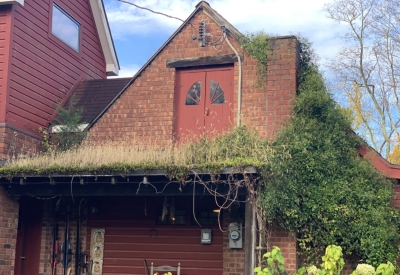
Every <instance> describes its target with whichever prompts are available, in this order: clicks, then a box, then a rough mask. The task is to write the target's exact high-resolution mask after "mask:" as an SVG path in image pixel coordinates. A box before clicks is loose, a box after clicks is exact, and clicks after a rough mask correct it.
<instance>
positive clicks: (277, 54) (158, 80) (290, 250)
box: [89, 11, 298, 275]
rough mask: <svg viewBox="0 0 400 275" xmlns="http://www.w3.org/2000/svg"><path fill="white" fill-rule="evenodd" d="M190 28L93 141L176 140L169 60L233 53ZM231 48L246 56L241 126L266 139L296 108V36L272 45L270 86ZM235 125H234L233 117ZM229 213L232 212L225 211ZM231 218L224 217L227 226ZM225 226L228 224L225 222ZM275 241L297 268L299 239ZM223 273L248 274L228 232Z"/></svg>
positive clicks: (100, 125) (212, 27)
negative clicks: (202, 38)
mask: <svg viewBox="0 0 400 275" xmlns="http://www.w3.org/2000/svg"><path fill="white" fill-rule="evenodd" d="M201 20H205V21H206V26H207V27H206V28H207V32H211V33H212V35H213V36H214V37H220V36H221V35H222V33H221V31H220V28H219V27H218V25H217V24H216V23H215V22H214V21H213V19H211V18H210V17H209V16H208V15H207V14H205V13H204V12H202V11H200V12H199V13H198V14H197V15H196V16H195V17H194V19H193V20H192V24H193V25H194V26H197V25H198V24H199V23H200V21H201ZM192 34H193V32H192V29H191V27H190V26H188V27H186V28H184V29H183V30H182V31H181V32H180V33H179V34H177V36H176V37H175V38H174V39H172V41H171V42H170V43H169V44H168V45H166V47H165V48H164V50H163V51H162V52H160V53H159V54H158V56H157V57H156V58H155V59H154V60H153V61H152V62H151V63H150V64H149V65H148V66H147V68H146V69H145V70H144V71H143V72H142V73H141V74H140V75H139V76H138V77H137V78H136V80H135V81H134V82H133V84H132V85H131V86H130V87H129V88H128V89H127V90H126V91H125V92H124V94H122V95H121V97H120V98H119V99H118V100H117V101H116V102H115V103H114V104H113V105H112V106H111V107H110V108H109V109H108V111H107V112H106V113H105V114H104V115H103V116H102V117H101V118H100V119H99V120H98V121H97V123H96V124H95V125H94V126H93V128H92V129H91V130H90V136H89V141H95V142H102V141H115V142H118V143H121V142H126V143H129V142H135V143H140V144H144V145H152V146H156V147H161V148H162V147H166V146H171V145H172V144H173V134H174V116H175V108H174V104H175V102H174V93H175V76H176V70H175V68H167V67H166V61H167V59H171V58H194V57H204V56H216V55H224V54H232V53H233V52H232V50H231V49H230V48H229V46H228V45H227V44H226V43H223V44H222V45H221V47H220V49H219V50H218V51H216V50H214V49H213V48H212V47H210V46H207V47H199V42H198V41H194V40H192ZM229 39H230V41H231V43H232V44H233V46H234V47H235V48H236V49H237V50H238V51H239V53H240V54H242V55H243V56H244V59H243V62H242V105H241V106H242V112H241V121H242V123H243V124H245V125H247V126H249V127H251V128H255V129H257V131H258V132H259V134H260V136H261V137H263V138H271V137H273V136H274V135H275V134H276V133H277V131H278V130H279V129H280V127H281V125H282V124H283V123H284V122H285V121H287V119H288V118H289V116H290V114H291V112H292V103H293V100H294V97H295V96H296V88H297V79H296V78H297V69H298V57H297V53H298V43H297V39H296V38H295V37H294V36H288V37H280V38H273V39H270V40H269V43H270V49H271V53H270V57H269V62H268V72H267V74H268V79H267V83H266V85H264V86H262V87H259V86H257V81H258V76H257V61H256V60H255V59H254V58H253V57H252V56H249V55H248V54H246V53H245V52H244V51H243V49H242V48H241V47H240V45H239V43H238V42H237V41H235V40H234V39H233V38H232V37H229ZM238 76H239V68H238V64H237V62H235V64H234V108H233V109H234V114H236V113H237V106H238V95H237V85H238ZM233 125H236V117H235V121H233ZM225 216H228V215H225ZM226 223H228V220H225V221H224V224H225V225H226ZM225 227H226V226H225ZM272 242H273V245H277V246H279V247H280V248H281V249H282V252H283V254H284V257H285V259H286V268H287V269H288V270H289V271H290V272H294V271H295V269H296V238H295V237H294V236H293V235H291V234H290V233H289V232H283V231H276V232H275V233H274V235H273V240H272ZM223 253H224V254H223V257H224V275H237V274H243V273H244V249H238V250H232V249H229V248H228V233H225V235H224V248H223Z"/></svg>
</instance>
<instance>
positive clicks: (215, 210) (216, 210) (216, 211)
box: [213, 208, 221, 213]
mask: <svg viewBox="0 0 400 275" xmlns="http://www.w3.org/2000/svg"><path fill="white" fill-rule="evenodd" d="M213 212H214V213H219V212H221V209H219V208H217V209H214V210H213Z"/></svg>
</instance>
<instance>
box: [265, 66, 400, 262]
mask: <svg viewBox="0 0 400 275" xmlns="http://www.w3.org/2000/svg"><path fill="white" fill-rule="evenodd" d="M302 69H303V70H305V71H303V72H301V73H300V74H301V77H302V79H301V82H300V84H299V95H298V96H297V98H296V100H295V105H294V110H293V115H292V118H291V122H290V123H289V124H288V125H286V126H285V127H284V128H283V130H282V132H281V133H280V134H278V136H277V138H276V139H275V140H274V141H273V148H274V149H275V154H274V155H272V156H271V157H272V159H271V162H270V163H271V167H270V168H269V169H270V171H271V172H272V173H270V174H269V175H267V177H265V178H264V180H263V181H262V187H261V188H262V192H261V195H260V196H261V199H260V200H259V203H260V204H261V205H262V207H263V209H264V213H265V219H266V220H267V221H269V222H270V223H275V224H278V225H279V226H281V227H283V228H285V229H287V230H290V231H293V232H296V233H297V240H298V243H299V247H300V249H301V250H302V251H303V252H304V253H305V254H306V255H307V256H308V258H309V259H314V258H315V256H316V255H318V254H320V253H321V251H322V250H323V249H324V248H325V246H327V245H329V244H337V245H340V246H341V247H343V249H344V251H346V253H348V254H351V255H353V256H355V257H358V258H359V259H362V260H364V261H365V262H366V263H369V264H372V265H375V266H377V265H378V264H379V263H381V262H385V261H387V260H390V261H392V262H395V260H396V258H397V255H398V252H399V247H398V245H397V243H398V241H399V240H400V236H399V230H398V228H399V214H398V212H397V211H396V210H394V209H393V208H392V207H391V202H392V200H393V195H394V191H393V188H392V183H391V182H390V181H389V180H387V179H386V178H384V177H383V175H381V174H380V173H379V172H378V171H377V170H375V168H374V167H373V166H372V164H371V163H370V162H369V161H367V160H363V159H362V158H360V156H359V154H358V152H357V146H358V145H359V144H362V143H363V141H362V140H361V139H360V138H358V137H357V136H356V135H355V134H354V133H353V132H352V131H351V123H350V121H349V119H348V117H346V116H345V114H344V113H343V112H342V111H341V110H340V108H339V107H338V105H337V104H336V102H334V100H333V99H332V98H331V96H330V94H329V91H328V89H327V88H326V86H325V84H324V80H323V77H322V76H321V74H320V73H319V71H318V67H317V66H316V65H315V64H308V66H306V67H303V68H302ZM288 152H289V154H290V157H289V156H288V155H287V153H288Z"/></svg>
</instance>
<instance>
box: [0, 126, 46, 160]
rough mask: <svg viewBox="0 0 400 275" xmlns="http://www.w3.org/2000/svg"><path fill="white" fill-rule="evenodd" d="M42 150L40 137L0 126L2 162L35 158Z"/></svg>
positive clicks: (0, 154) (0, 156) (0, 158)
mask: <svg viewBox="0 0 400 275" xmlns="http://www.w3.org/2000/svg"><path fill="white" fill-rule="evenodd" d="M38 134H39V132H38ZM40 148H41V140H40V137H39V136H35V135H32V134H29V133H27V132H24V131H21V130H19V129H17V128H12V127H10V126H7V125H4V124H0V160H2V159H10V158H16V157H28V156H33V155H35V154H36V153H37V152H39V151H40Z"/></svg>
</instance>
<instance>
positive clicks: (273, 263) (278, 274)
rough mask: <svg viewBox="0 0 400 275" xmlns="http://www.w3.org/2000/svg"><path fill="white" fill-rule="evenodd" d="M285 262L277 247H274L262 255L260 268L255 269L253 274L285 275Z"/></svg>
mask: <svg viewBox="0 0 400 275" xmlns="http://www.w3.org/2000/svg"><path fill="white" fill-rule="evenodd" d="M284 264H285V260H284V258H283V256H282V252H281V250H280V248H279V247H277V246H274V247H273V249H272V251H270V252H267V253H265V254H264V255H263V261H262V263H261V266H259V267H256V268H255V269H254V272H256V273H257V275H283V274H287V272H286V270H285V267H284Z"/></svg>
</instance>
